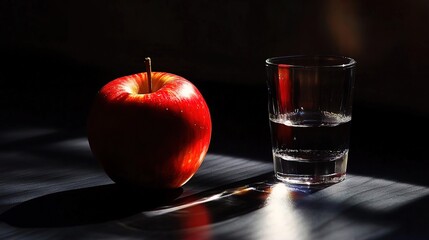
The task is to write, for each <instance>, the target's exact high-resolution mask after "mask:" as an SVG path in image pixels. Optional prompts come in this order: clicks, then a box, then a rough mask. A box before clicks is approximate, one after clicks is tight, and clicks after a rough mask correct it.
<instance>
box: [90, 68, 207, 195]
mask: <svg viewBox="0 0 429 240" xmlns="http://www.w3.org/2000/svg"><path fill="white" fill-rule="evenodd" d="M151 76H152V92H151V93H149V90H148V85H147V74H146V73H139V74H134V75H130V76H124V77H120V78H117V79H115V80H113V81H111V82H109V83H107V84H106V85H105V86H103V87H102V88H101V90H100V91H99V92H98V94H97V95H96V98H95V100H94V103H93V106H92V108H91V111H90V113H89V116H88V142H89V145H90V148H91V151H92V152H93V154H94V156H95V158H96V159H97V160H98V161H99V162H100V163H101V165H102V167H103V168H104V170H105V172H106V173H107V175H108V176H109V177H110V178H111V179H112V180H113V181H114V182H116V183H118V184H125V185H132V186H138V187H146V188H178V187H181V186H183V185H184V184H185V183H186V182H187V181H188V180H189V179H190V178H191V177H192V176H193V175H194V174H195V173H196V171H197V170H198V169H199V167H200V165H201V163H202V162H203V160H204V158H205V155H206V153H207V151H208V148H209V144H210V139H211V131H212V122H211V117H210V111H209V108H208V106H207V104H206V102H205V100H204V98H203V96H202V95H201V93H200V92H199V90H198V89H197V88H196V87H195V86H194V85H193V84H192V83H191V82H190V81H188V80H186V79H185V78H183V77H181V76H178V75H174V74H171V73H163V72H153V73H152V75H151Z"/></svg>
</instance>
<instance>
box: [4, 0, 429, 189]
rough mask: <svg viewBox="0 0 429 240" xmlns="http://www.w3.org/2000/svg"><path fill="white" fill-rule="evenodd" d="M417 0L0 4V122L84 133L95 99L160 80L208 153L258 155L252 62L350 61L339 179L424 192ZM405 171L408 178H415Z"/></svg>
mask: <svg viewBox="0 0 429 240" xmlns="http://www.w3.org/2000/svg"><path fill="white" fill-rule="evenodd" d="M428 22H429V4H428V3H427V1H424V0H420V1H410V2H405V1H341V0H329V1H290V0H287V1H244V0H232V1H208V0H203V1H187V0H185V1H173V0H156V1H155V0H153V1H137V0H131V1H94V0H85V1H81V0H76V1H26V0H24V1H12V0H3V1H0V53H1V58H2V64H1V73H0V82H1V85H0V109H1V111H0V121H1V122H0V124H1V126H2V128H11V127H16V126H33V127H54V128H60V129H72V130H73V131H81V132H82V134H85V124H86V117H87V114H88V110H89V107H90V105H91V102H92V99H93V97H94V96H95V94H96V92H97V90H98V89H99V88H101V87H102V86H103V85H104V84H105V83H107V82H108V81H110V80H113V79H114V78H117V77H120V76H125V75H129V74H133V73H137V72H142V71H145V68H144V58H145V57H148V56H149V57H151V58H152V61H153V63H152V66H153V71H164V72H171V73H175V74H178V75H181V76H183V77H185V78H187V79H189V80H190V81H192V82H193V83H194V84H195V85H196V86H197V87H198V88H199V89H200V90H201V92H202V94H203V95H204V96H205V98H206V101H207V103H208V105H209V108H210V110H211V114H212V119H213V137H212V144H211V146H210V151H213V152H219V153H223V154H231V155H240V156H246V157H250V158H259V159H262V160H264V161H271V159H270V154H271V153H270V151H271V150H270V145H269V127H268V118H267V102H266V101H267V96H266V85H265V65H264V61H265V59H266V58H268V57H273V56H280V55H294V54H333V55H345V56H349V57H352V58H354V59H355V60H356V61H357V63H358V73H357V78H356V87H355V107H354V112H353V129H352V147H351V161H350V171H352V172H357V173H365V174H375V175H377V174H379V173H380V172H383V174H384V175H385V176H386V177H392V178H395V179H401V178H405V180H407V181H414V182H427V180H425V179H424V178H422V176H425V166H426V163H425V161H426V160H427V157H426V155H425V153H426V142H427V141H426V140H425V136H426V135H427V134H426V132H427V127H426V125H427V120H428V117H429V106H428V100H429V96H428V95H429V94H428V91H427V89H428V87H429V83H428V79H429V78H428V77H429V60H427V59H428V58H427V56H428V55H429V44H428V42H429V28H428V27H427V23H428ZM414 173H415V174H414Z"/></svg>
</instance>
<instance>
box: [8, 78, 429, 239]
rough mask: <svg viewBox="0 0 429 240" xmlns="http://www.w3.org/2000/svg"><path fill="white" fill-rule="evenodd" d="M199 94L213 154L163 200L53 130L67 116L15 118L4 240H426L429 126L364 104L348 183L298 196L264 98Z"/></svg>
mask: <svg viewBox="0 0 429 240" xmlns="http://www.w3.org/2000/svg"><path fill="white" fill-rule="evenodd" d="M199 87H200V88H201V91H202V92H203V94H204V95H205V96H206V100H207V102H208V104H209V106H210V107H211V114H212V120H213V135H212V142H211V145H210V149H209V152H208V154H207V156H206V158H205V160H204V162H203V164H202V166H201V168H200V169H199V170H198V172H197V173H196V175H195V176H194V177H193V178H192V179H191V180H190V181H189V182H188V183H186V184H185V185H184V186H183V187H182V188H180V189H175V190H171V191H164V192H154V191H148V190H135V189H134V190H131V189H123V188H120V187H119V186H117V185H116V184H114V183H113V182H112V181H111V180H110V179H109V178H108V177H107V176H106V174H105V173H104V171H103V169H102V168H101V167H100V165H99V164H98V163H97V162H96V161H95V159H94V158H93V156H92V154H91V151H90V148H89V145H88V142H87V137H86V134H85V131H84V130H83V129H84V128H83V127H82V126H79V124H76V125H75V126H77V127H70V126H68V125H64V124H63V125H62V124H55V123H58V122H59V123H62V121H63V118H62V117H61V112H57V115H56V116H57V117H58V119H55V121H51V122H49V123H47V124H40V123H41V122H46V119H42V120H40V121H39V122H37V121H35V122H33V121H32V120H37V118H36V117H34V114H35V111H33V112H31V114H33V116H32V118H23V117H20V115H19V114H21V113H23V112H25V111H23V110H22V111H21V113H19V112H17V111H15V112H12V111H10V113H11V114H12V115H13V114H14V116H9V121H7V123H4V122H2V123H3V124H2V125H1V126H0V239H429V228H428V226H429V225H428V222H429V204H428V203H429V176H428V171H427V169H428V164H427V160H428V158H427V155H426V152H427V150H426V142H427V141H425V138H424V136H426V135H427V134H426V133H427V130H426V129H425V128H424V126H425V123H426V122H427V118H426V117H423V116H418V115H413V114H409V113H406V112H400V111H397V110H389V109H388V108H378V107H376V106H364V105H359V104H358V105H356V107H355V108H354V113H353V114H354V115H353V123H352V141H351V148H350V157H349V166H348V175H347V178H346V180H345V181H343V182H341V183H338V184H335V185H332V186H330V187H326V188H320V189H293V188H290V187H287V186H285V185H283V184H281V183H278V182H276V181H275V180H274V178H273V174H272V173H273V167H272V160H271V153H270V142H269V141H270V139H269V127H268V120H267V113H266V95H265V94H266V92H265V88H264V87H260V86H258V87H255V88H252V87H250V88H248V89H245V90H243V89H242V88H241V87H240V90H237V88H223V87H222V86H217V85H213V86H203V85H199ZM238 91H241V94H242V96H240V97H238V96H237V92H238ZM220 92H221V93H222V94H221V95H222V97H218V94H208V93H220ZM243 94H244V96H243ZM5 106H6V105H5ZM10 109H12V110H13V108H12V107H10ZM3 113H4V112H3ZM249 113H252V114H249ZM3 115H5V114H3ZM23 115H25V114H23ZM242 116H250V117H248V118H246V119H242ZM3 119H8V118H7V117H6V118H3ZM11 119H21V120H20V121H11ZM22 119H24V120H22ZM74 119H75V120H76V119H78V120H79V121H80V120H82V119H84V114H81V115H77V116H75V118H74ZM237 119H241V121H239V124H237ZM388 119H392V120H390V121H387V120H388ZM69 120H73V119H69Z"/></svg>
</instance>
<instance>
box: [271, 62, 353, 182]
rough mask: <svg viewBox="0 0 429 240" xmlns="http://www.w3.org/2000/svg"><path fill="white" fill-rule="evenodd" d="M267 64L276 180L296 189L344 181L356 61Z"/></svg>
mask: <svg viewBox="0 0 429 240" xmlns="http://www.w3.org/2000/svg"><path fill="white" fill-rule="evenodd" d="M265 65H266V71H267V85H268V112H269V123H270V130H271V140H272V152H273V161H274V172H275V175H276V178H277V179H279V180H280V181H283V182H286V183H290V184H298V185H316V184H334V183H338V182H340V181H342V180H344V179H345V176H346V169H347V160H348V153H349V142H350V125H351V120H352V100H353V87H354V81H355V74H356V61H355V60H354V59H352V58H349V57H344V56H304V55H299V56H280V57H272V58H268V59H267V60H266V61H265Z"/></svg>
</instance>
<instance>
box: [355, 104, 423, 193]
mask: <svg viewBox="0 0 429 240" xmlns="http://www.w3.org/2000/svg"><path fill="white" fill-rule="evenodd" d="M353 111H354V112H353V121H352V130H351V131H352V134H351V145H350V156H349V160H350V161H349V164H348V166H349V172H351V173H355V174H359V175H365V176H373V177H378V178H385V179H391V180H394V181H399V182H409V183H414V184H420V185H425V186H429V179H428V178H427V168H428V167H429V157H428V155H427V143H426V141H425V138H426V136H427V133H428V132H429V131H428V130H429V129H428V127H427V124H426V123H427V122H428V121H429V117H428V116H426V115H421V114H416V113H414V112H411V111H407V110H406V109H393V108H387V107H382V106H377V105H371V106H369V105H356V106H355V107H354V110H353Z"/></svg>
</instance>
